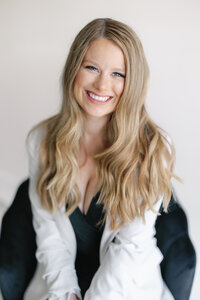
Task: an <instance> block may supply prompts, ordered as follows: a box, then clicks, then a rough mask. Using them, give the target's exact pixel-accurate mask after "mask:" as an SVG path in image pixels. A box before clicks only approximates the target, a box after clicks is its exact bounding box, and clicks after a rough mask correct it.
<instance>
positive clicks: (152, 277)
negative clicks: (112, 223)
mask: <svg viewBox="0 0 200 300" xmlns="http://www.w3.org/2000/svg"><path fill="white" fill-rule="evenodd" d="M160 204H161V200H160V201H159V202H158V203H157V204H156V206H155V209H156V210H157V211H158V209H159V207H160ZM156 217H157V214H156V213H153V212H152V211H147V212H146V214H145V219H146V223H145V224H144V223H143V221H142V219H141V218H135V220H134V221H133V222H132V223H131V224H127V225H125V226H124V227H123V228H121V229H120V231H119V232H118V233H117V235H116V237H115V239H114V241H112V242H111V243H110V244H109V246H108V248H107V252H106V254H105V255H104V257H103V258H102V261H101V265H100V267H99V269H98V271H97V272H96V274H95V276H94V278H93V280H92V283H91V285H90V288H89V289H88V291H87V293H86V295H85V298H84V300H93V299H95V300H106V299H109V300H111V299H112V300H125V299H134V300H135V299H136V300H137V299H148V300H157V299H160V297H161V294H162V289H163V282H162V278H161V275H160V267H159V264H160V261H161V260H162V255H161V253H160V251H159V250H158V248H157V246H156V240H155V239H154V233H155V231H154V223H155V219H156ZM130 295H131V296H130Z"/></svg>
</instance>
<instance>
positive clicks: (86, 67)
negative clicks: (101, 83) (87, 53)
mask: <svg viewBox="0 0 200 300" xmlns="http://www.w3.org/2000/svg"><path fill="white" fill-rule="evenodd" d="M85 69H88V70H91V71H98V70H97V68H95V67H94V66H85Z"/></svg>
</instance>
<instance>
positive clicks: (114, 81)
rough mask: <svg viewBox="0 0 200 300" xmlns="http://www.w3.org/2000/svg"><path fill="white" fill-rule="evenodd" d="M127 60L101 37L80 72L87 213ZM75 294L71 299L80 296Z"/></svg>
mask: <svg viewBox="0 0 200 300" xmlns="http://www.w3.org/2000/svg"><path fill="white" fill-rule="evenodd" d="M124 84H125V61H124V55H123V52H122V50H121V49H120V48H119V47H118V46H117V45H115V44H114V43H112V42H111V41H109V40H107V39H105V38H100V39H98V40H95V41H93V42H92V43H91V45H90V47H89V49H88V50H87V52H86V55H85V57H84V59H83V62H82V65H81V67H80V69H79V71H78V73H77V76H76V81H75V85H74V95H75V98H76V101H77V102H78V104H79V105H80V107H81V108H82V111H83V116H84V134H83V136H82V138H81V141H80V153H79V159H80V161H79V166H80V167H79V174H78V177H77V181H76V183H77V185H78V187H79V190H80V192H81V196H82V199H81V203H80V205H79V208H80V209H81V211H82V212H83V213H86V212H87V210H88V208H89V205H90V203H91V200H92V196H94V195H95V194H96V192H97V191H96V187H97V183H98V174H97V172H96V163H95V161H94V159H93V155H95V154H96V153H98V152H100V151H102V150H103V149H105V148H106V140H105V136H106V124H107V122H108V120H109V116H110V114H111V113H112V112H113V111H114V110H115V109H116V106H117V103H118V102H119V101H120V97H121V95H122V93H123V90H124ZM88 93H89V95H91V94H90V93H92V94H93V95H96V96H100V97H109V100H108V101H106V102H99V101H93V100H92V99H91V98H90V96H89V95H88ZM77 299H78V298H77V297H76V295H74V294H73V295H71V297H70V300H77Z"/></svg>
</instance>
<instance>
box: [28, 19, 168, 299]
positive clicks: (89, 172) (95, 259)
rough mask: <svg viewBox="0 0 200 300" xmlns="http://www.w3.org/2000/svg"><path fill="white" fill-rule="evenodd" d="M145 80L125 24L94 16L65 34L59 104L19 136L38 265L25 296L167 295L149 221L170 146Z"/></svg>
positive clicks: (164, 179)
mask: <svg viewBox="0 0 200 300" xmlns="http://www.w3.org/2000/svg"><path fill="white" fill-rule="evenodd" d="M148 78H149V69H148V65H147V62H146V58H145V55H144V51H143V47H142V45H141V42H140V40H139V38H138V36H137V35H136V34H135V32H134V31H133V30H132V29H131V28H130V27H128V26H127V25H125V24H123V23H121V22H118V21H116V20H112V19H107V18H106V19H96V20H93V21H92V22H90V23H89V24H87V25H86V26H85V27H84V28H83V29H82V30H81V31H80V32H79V34H78V35H77V37H76V38H75V40H74V42H73V44H72V46H71V49H70V52H69V55H68V58H67V61H66V64H65V68H64V73H63V81H62V85H63V102H62V107H61V109H60V111H59V113H58V114H57V115H55V116H53V117H51V118H50V119H48V120H45V121H43V122H42V123H40V124H39V125H38V126H36V127H35V128H34V129H33V130H32V131H31V133H30V134H29V137H28V154H29V170H30V190H29V195H30V199H31V204H32V211H33V224H34V228H35V231H36V237H37V253H36V256H37V260H38V269H37V272H36V274H35V278H34V280H33V281H32V283H31V286H30V287H29V291H27V294H26V299H31V298H30V291H31V289H32V290H33V289H34V292H35V293H36V294H37V295H35V298H33V299H37V300H38V299H49V300H50V299H52V300H53V299H60V300H61V299H63V300H64V299H70V300H73V299H85V300H103V299H106V300H107V299H109V300H111V299H112V300H122V299H123V300H124V299H127V300H128V299H136V300H139V299H140V300H143V299H144V300H146V299H148V300H161V299H162V300H163V299H167V300H169V299H173V297H172V295H171V294H170V292H169V290H168V289H167V287H166V286H165V284H164V282H163V280H162V277H161V274H160V266H159V264H160V262H161V260H162V255H161V253H160V251H159V250H158V248H157V246H156V240H155V238H154V234H155V232H154V223H155V220H156V217H157V215H158V211H159V208H160V206H161V204H162V203H163V205H164V208H165V209H167V206H168V203H169V200H170V196H171V183H170V180H171V177H172V176H173V165H174V149H173V146H172V145H171V144H170V143H169V142H168V139H167V138H166V135H165V134H164V132H163V131H162V130H161V129H160V128H158V127H157V126H156V125H155V123H154V122H153V121H152V120H151V119H150V117H149V115H148V113H147V111H146V109H145V96H146V91H147V84H148ZM34 287H36V288H34Z"/></svg>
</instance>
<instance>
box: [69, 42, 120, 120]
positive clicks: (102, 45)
mask: <svg viewBox="0 0 200 300" xmlns="http://www.w3.org/2000/svg"><path fill="white" fill-rule="evenodd" d="M124 83H125V62H124V55H123V52H122V50H121V49H120V48H119V47H118V46H117V45H115V44H114V43H112V42H111V41H109V40H107V39H105V38H100V39H98V40H95V41H94V42H92V43H91V45H90V47H89V48H88V50H87V52H86V54H85V57H84V59H83V62H82V65H81V67H80V69H79V71H78V73H77V76H76V80H75V85H74V95H75V98H76V100H77V102H78V103H79V105H80V106H81V107H82V109H83V111H84V113H85V115H86V116H93V117H103V116H109V115H110V114H111V113H112V112H113V111H114V110H115V108H116V105H117V103H118V101H119V100H120V97H121V95H122V93H123V89H124Z"/></svg>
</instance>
